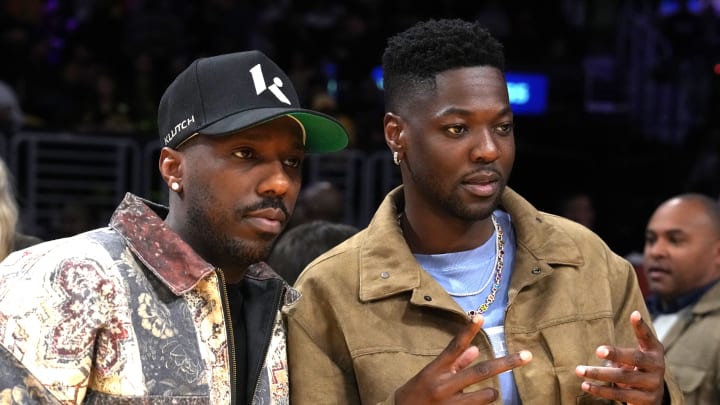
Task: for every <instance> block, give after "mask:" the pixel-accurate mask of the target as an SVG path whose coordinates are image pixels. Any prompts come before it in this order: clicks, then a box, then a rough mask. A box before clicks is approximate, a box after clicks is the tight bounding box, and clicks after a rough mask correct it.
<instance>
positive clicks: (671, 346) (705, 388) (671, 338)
mask: <svg viewBox="0 0 720 405" xmlns="http://www.w3.org/2000/svg"><path fill="white" fill-rule="evenodd" d="M663 344H664V345H665V357H666V358H667V367H669V368H670V370H671V371H672V373H673V374H674V375H675V377H676V378H677V381H678V384H679V385H680V388H682V390H683V395H684V396H685V400H686V402H687V403H688V404H693V405H717V404H720V283H718V284H716V285H715V287H713V288H711V289H710V290H709V291H708V292H706V293H705V295H703V296H702V298H701V299H700V301H698V302H697V303H696V304H695V305H693V307H692V309H691V310H690V311H689V312H686V311H683V315H682V317H681V318H680V319H678V321H677V322H676V323H675V325H673V327H672V328H671V329H670V330H669V331H668V333H667V335H666V336H665V338H664V339H663Z"/></svg>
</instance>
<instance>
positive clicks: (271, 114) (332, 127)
mask: <svg viewBox="0 0 720 405" xmlns="http://www.w3.org/2000/svg"><path fill="white" fill-rule="evenodd" d="M284 115H292V116H293V117H295V118H296V119H297V120H298V121H300V123H302V125H303V126H304V127H305V136H306V138H305V150H306V151H307V152H310V153H314V152H335V151H338V150H341V149H343V148H345V147H346V146H347V144H348V134H347V131H346V130H345V128H344V127H343V126H342V124H340V122H338V121H337V120H336V119H335V118H333V117H331V116H329V115H326V114H323V113H320V112H317V111H312V110H305V109H297V108H257V109H254V110H249V111H242V112H239V113H237V114H233V115H230V116H228V117H225V118H223V119H221V120H219V121H216V122H214V123H212V124H210V125H208V126H206V127H205V128H200V129H198V131H197V132H199V133H201V134H203V135H210V136H222V135H229V134H231V133H235V132H238V131H242V130H243V129H246V128H249V127H251V126H253V125H257V124H260V123H262V122H265V121H269V120H272V119H275V118H278V117H282V116H284Z"/></svg>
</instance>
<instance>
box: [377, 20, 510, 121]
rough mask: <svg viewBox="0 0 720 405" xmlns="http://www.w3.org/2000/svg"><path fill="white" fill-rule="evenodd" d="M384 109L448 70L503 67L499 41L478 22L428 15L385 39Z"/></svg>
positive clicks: (393, 107)
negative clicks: (430, 17) (426, 19)
mask: <svg viewBox="0 0 720 405" xmlns="http://www.w3.org/2000/svg"><path fill="white" fill-rule="evenodd" d="M382 66H383V87H384V89H385V108H386V111H396V110H397V108H398V107H399V103H400V101H401V100H403V99H406V98H407V96H408V95H410V94H408V93H413V92H419V91H426V90H428V89H433V88H435V76H436V75H437V74H439V73H442V72H444V71H447V70H451V69H456V68H463V67H473V66H490V67H494V68H497V69H499V70H501V71H504V70H505V55H504V53H503V46H502V44H501V43H500V42H499V41H498V40H496V39H495V38H494V37H493V36H492V35H491V34H490V32H489V31H488V30H487V29H486V28H484V27H482V26H481V25H480V24H478V23H477V22H469V21H464V20H461V19H439V20H435V19H431V20H428V21H424V22H419V23H417V24H415V25H413V26H412V27H410V28H408V29H407V30H405V31H402V32H400V33H398V34H395V35H394V36H392V37H390V38H389V39H388V45H387V47H386V48H385V52H384V53H383V57H382Z"/></svg>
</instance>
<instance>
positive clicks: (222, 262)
mask: <svg viewBox="0 0 720 405" xmlns="http://www.w3.org/2000/svg"><path fill="white" fill-rule="evenodd" d="M210 195H211V193H210V192H209V191H207V190H201V191H200V192H199V193H197V194H194V196H193V197H191V196H188V197H189V201H188V211H187V216H188V218H187V221H188V227H189V228H190V229H192V231H193V235H194V237H193V241H194V244H193V246H192V247H193V249H194V250H195V251H196V252H197V253H198V254H199V255H200V256H201V257H202V258H203V259H205V261H207V262H208V263H211V264H213V265H214V266H217V267H221V268H222V267H247V266H249V265H251V264H254V263H257V262H260V261H264V260H266V259H267V257H268V255H269V254H270V250H271V248H272V242H273V241H274V239H275V238H276V237H277V235H274V234H260V235H258V237H257V238H253V239H239V238H234V237H232V236H231V235H230V233H229V232H228V231H226V229H227V228H228V224H232V223H236V222H238V221H239V219H240V218H242V217H243V214H244V213H245V212H246V211H252V210H255V209H258V208H263V207H278V206H280V208H281V209H282V210H283V211H285V212H287V209H286V208H285V206H284V204H282V202H281V201H279V202H278V201H274V200H273V201H274V202H273V201H268V200H263V201H261V203H259V204H256V205H255V206H253V207H235V208H234V209H232V210H218V209H216V208H213V207H219V206H221V205H220V204H219V203H218V202H216V201H214V200H213V199H212V198H211V197H209V196H210ZM213 213H215V214H213ZM228 216H229V217H228Z"/></svg>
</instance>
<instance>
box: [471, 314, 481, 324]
mask: <svg viewBox="0 0 720 405" xmlns="http://www.w3.org/2000/svg"><path fill="white" fill-rule="evenodd" d="M481 320H482V316H481V315H475V316H473V318H472V323H480V321H481Z"/></svg>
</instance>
